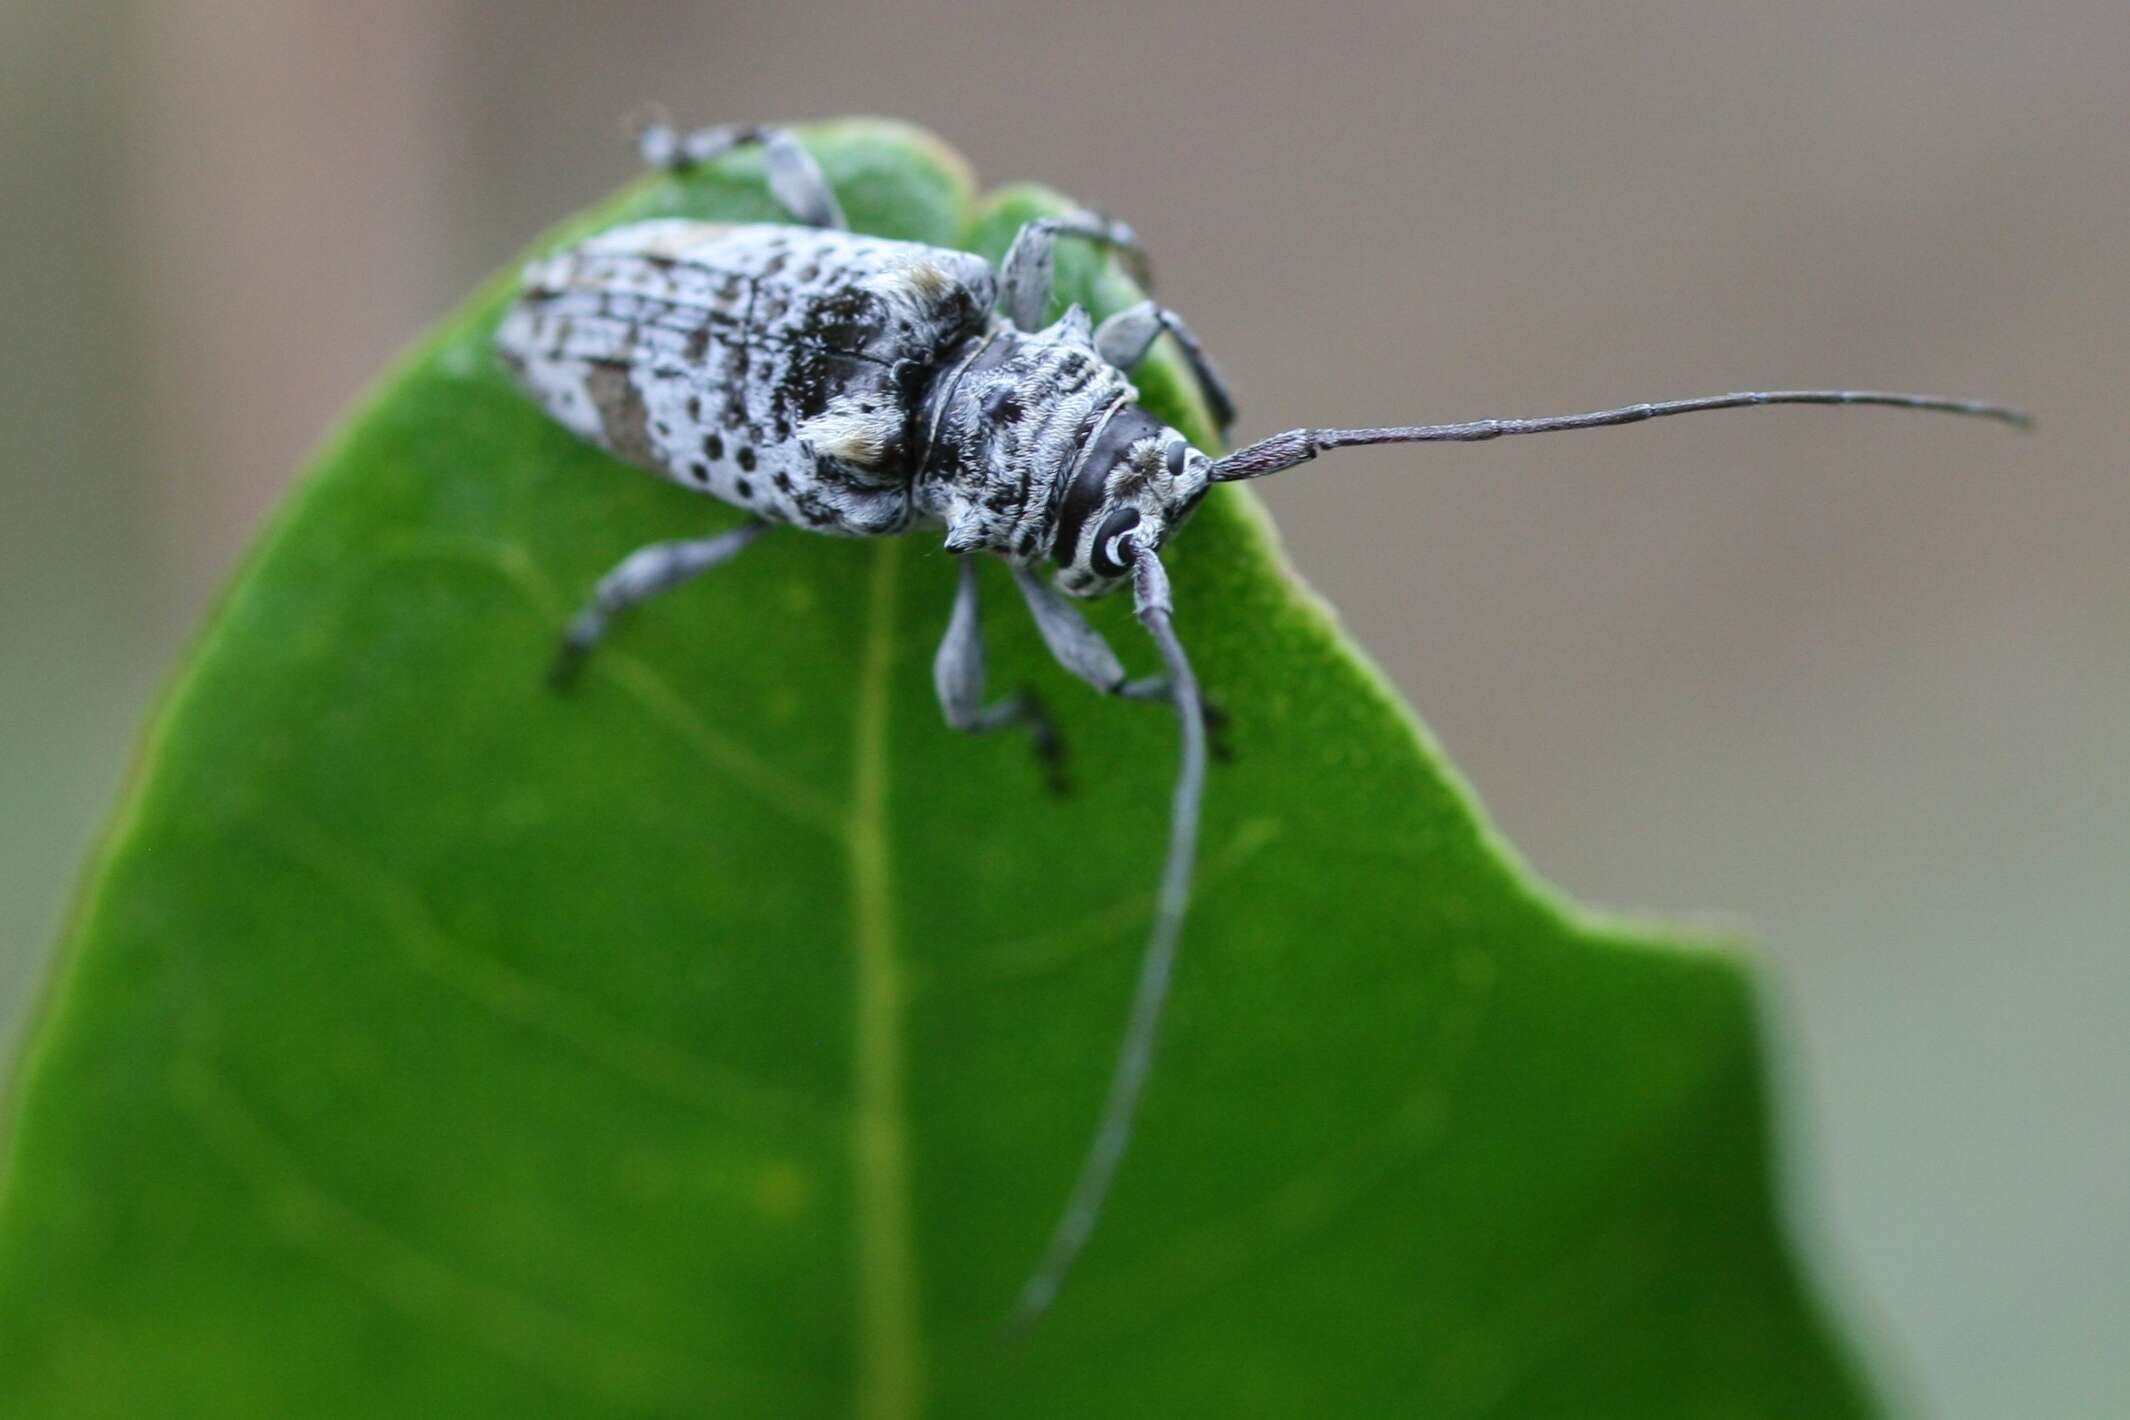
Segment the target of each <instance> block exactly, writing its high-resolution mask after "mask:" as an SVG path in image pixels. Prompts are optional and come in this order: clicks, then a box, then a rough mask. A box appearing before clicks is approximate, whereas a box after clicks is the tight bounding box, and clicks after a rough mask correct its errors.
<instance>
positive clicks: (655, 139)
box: [636, 119, 850, 230]
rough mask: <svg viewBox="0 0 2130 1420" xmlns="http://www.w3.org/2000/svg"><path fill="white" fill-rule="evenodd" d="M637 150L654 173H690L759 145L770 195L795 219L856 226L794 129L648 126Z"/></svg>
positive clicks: (818, 224) (812, 223) (654, 123)
mask: <svg viewBox="0 0 2130 1420" xmlns="http://www.w3.org/2000/svg"><path fill="white" fill-rule="evenodd" d="M636 142H637V149H638V151H639V152H641V153H642V154H643V160H644V161H645V162H646V163H648V164H650V165H651V166H652V167H654V168H663V169H665V170H666V171H667V172H675V173H684V172H686V171H688V170H689V169H690V168H699V167H701V166H702V165H703V164H705V163H710V162H715V161H716V160H717V159H719V158H722V157H723V156H725V154H727V153H729V152H731V151H733V150H734V149H735V148H744V147H746V146H747V145H748V144H750V143H753V144H759V145H761V149H762V159H763V161H764V162H765V163H766V164H767V165H768V168H769V192H770V195H771V196H772V197H774V198H776V200H777V201H778V202H780V203H782V204H783V206H784V210H785V211H787V212H789V213H790V214H791V215H792V217H793V219H794V220H796V221H798V222H800V223H802V224H804V225H805V226H808V227H835V228H837V229H838V230H841V229H843V228H846V227H848V226H849V225H850V224H849V223H848V222H846V221H844V220H843V208H842V206H841V204H839V203H838V202H837V201H836V194H835V193H834V192H833V191H831V190H830V189H829V186H828V179H827V178H826V177H823V176H822V174H821V165H820V164H819V163H817V162H815V161H814V159H813V154H811V153H809V152H807V151H806V150H805V149H804V148H802V147H800V146H799V140H798V139H797V138H795V137H793V136H792V132H791V130H790V129H788V128H765V127H761V126H758V125H755V124H751V123H728V124H724V125H722V126H720V127H717V128H698V129H696V130H694V131H693V132H691V133H681V132H679V131H677V130H676V129H675V128H674V127H673V126H672V125H671V124H669V123H666V122H664V121H663V120H656V119H654V120H652V121H651V122H648V123H645V124H644V125H643V127H642V128H641V129H640V130H638V133H637V139H636Z"/></svg>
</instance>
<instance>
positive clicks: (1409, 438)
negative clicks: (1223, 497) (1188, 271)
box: [1209, 390, 2034, 483]
mask: <svg viewBox="0 0 2130 1420" xmlns="http://www.w3.org/2000/svg"><path fill="white" fill-rule="evenodd" d="M1759 404H1883V405H1889V406H1891V407H1893V408H1895V409H1925V410H1931V411H1933V412H1936V413H1939V414H1966V415H1972V416H1974V417H1976V418H1980V419H1996V420H2001V421H2002V422H2004V423H2006V424H2010V425H2012V426H2014V427H2016V428H2020V429H2029V428H2032V427H2033V424H2034V420H2033V418H2032V416H2030V415H2028V414H2025V413H2023V412H2022V411H2020V410H2017V409H2011V408H2008V407H2007V406H2005V405H2001V404H1990V403H1986V402H1984V401H1982V400H1972V399H1939V398H1937V397H1935V396H1933V395H1925V394H1887V393H1885V392H1883V391H1880V390H1757V391H1751V392H1747V393H1743V394H1716V395H1706V396H1704V397H1702V398H1700V399H1672V400H1665V401H1663V402H1662V403H1658V404H1630V405H1626V406H1624V407H1623V408H1620V409H1599V410H1594V411H1592V412H1591V413H1589V414H1556V415H1552V416H1550V417H1548V418H1544V419H1475V420H1472V421H1470V422H1469V423H1464V424H1407V425H1394V426H1391V427H1389V428H1383V429H1289V430H1288V431H1287V432H1286V433H1284V434H1274V435H1273V436H1272V437H1271V438H1269V439H1260V440H1259V441H1258V442H1256V443H1254V444H1249V445H1246V446H1245V447H1243V448H1240V449H1237V450H1236V451H1235V452H1234V453H1232V454H1228V455H1227V456H1225V457H1223V458H1218V459H1215V460H1213V464H1212V467H1211V469H1210V470H1209V474H1210V476H1211V478H1212V481H1213V482H1215V483H1233V482H1237V481H1239V480H1241V479H1245V478H1263V477H1264V476H1265V475H1266V474H1268V473H1278V472H1280V471H1281V470H1282V469H1289V468H1293V467H1294V466H1295V465H1296V464H1302V463H1307V462H1309V460H1311V459H1313V458H1315V457H1316V456H1317V455H1318V454H1321V453H1324V452H1325V451H1327V450H1330V449H1344V448H1351V447H1354V446H1355V445H1359V444H1474V443H1478V442H1480V441H1481V440H1485V439H1499V438H1503V437H1505V436H1507V435H1510V434H1551V433H1553V432H1554V431H1555V430H1559V429H1604V428H1607V427H1609V426H1611V425H1614V424H1639V423H1641V422H1642V421H1643V420H1645V419H1662V418H1664V417H1665V416H1667V415H1672V414H1698V413H1700V412H1701V411H1702V410H1704V409H1744V408H1748V407H1750V406H1753V405H1759Z"/></svg>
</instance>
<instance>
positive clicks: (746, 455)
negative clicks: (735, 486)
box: [732, 444, 754, 473]
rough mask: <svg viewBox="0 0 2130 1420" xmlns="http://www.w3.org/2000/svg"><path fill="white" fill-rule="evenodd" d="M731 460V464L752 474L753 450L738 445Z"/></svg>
mask: <svg viewBox="0 0 2130 1420" xmlns="http://www.w3.org/2000/svg"><path fill="white" fill-rule="evenodd" d="M732 459H733V462H735V463H737V464H738V465H739V466H740V467H741V468H744V469H746V470H747V471H748V472H749V473H753V472H754V450H753V449H751V448H749V447H747V446H746V445H745V444H742V445H740V447H739V448H738V449H736V450H734V451H733V455H732Z"/></svg>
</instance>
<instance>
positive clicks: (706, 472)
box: [688, 459, 710, 483]
mask: <svg viewBox="0 0 2130 1420" xmlns="http://www.w3.org/2000/svg"><path fill="white" fill-rule="evenodd" d="M688 472H690V473H692V474H694V475H695V481H696V482H697V483H708V482H709V481H710V465H708V464H706V463H704V462H703V461H702V460H701V459H697V460H696V461H695V462H694V463H691V464H689V465H688Z"/></svg>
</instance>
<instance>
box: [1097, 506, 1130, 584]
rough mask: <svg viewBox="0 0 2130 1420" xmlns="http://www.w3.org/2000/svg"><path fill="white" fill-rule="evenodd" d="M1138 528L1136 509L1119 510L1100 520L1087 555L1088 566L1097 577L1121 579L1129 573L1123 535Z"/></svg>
mask: <svg viewBox="0 0 2130 1420" xmlns="http://www.w3.org/2000/svg"><path fill="white" fill-rule="evenodd" d="M1138 526H1139V510H1138V509H1137V508H1119V509H1118V510H1117V511H1116V512H1114V513H1111V514H1110V515H1109V516H1108V517H1106V518H1104V519H1103V520H1102V526H1101V527H1100V528H1098V529H1096V531H1095V545H1094V548H1093V550H1092V551H1091V552H1090V553H1089V554H1088V559H1087V560H1088V564H1089V565H1090V566H1092V567H1093V568H1094V569H1095V573H1096V575H1098V576H1103V577H1121V576H1123V575H1124V574H1125V573H1126V572H1128V571H1130V570H1131V569H1130V567H1129V566H1128V565H1127V564H1126V562H1125V558H1126V556H1127V555H1128V554H1127V553H1126V552H1125V550H1124V535H1125V534H1126V533H1128V532H1130V531H1131V530H1132V529H1133V528H1136V527H1138Z"/></svg>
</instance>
